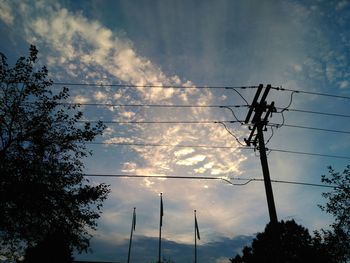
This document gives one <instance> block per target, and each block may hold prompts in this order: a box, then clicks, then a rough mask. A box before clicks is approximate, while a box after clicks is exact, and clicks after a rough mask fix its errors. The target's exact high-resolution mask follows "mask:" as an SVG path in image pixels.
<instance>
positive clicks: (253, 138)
mask: <svg viewBox="0 0 350 263" xmlns="http://www.w3.org/2000/svg"><path fill="white" fill-rule="evenodd" d="M270 89H271V85H267V86H266V88H265V90H264V93H263V95H262V97H261V99H260V102H258V99H259V97H260V94H261V92H262V90H263V85H262V84H260V85H259V87H258V90H257V92H256V94H255V96H254V99H253V102H252V105H251V106H250V108H249V111H248V114H247V117H246V119H245V121H244V122H245V123H246V124H248V123H249V121H250V118H251V115H252V113H253V111H254V112H255V114H254V116H253V118H252V121H251V124H252V125H254V126H253V127H250V126H249V129H251V133H250V135H249V137H248V139H244V141H245V143H246V144H247V146H251V144H253V146H254V147H257V148H258V150H259V153H260V161H261V166H262V171H263V176H264V183H265V192H266V199H267V205H268V209H269V215H270V222H271V224H272V227H273V228H274V229H276V227H277V223H278V219H277V213H276V207H275V201H274V198H273V192H272V186H271V179H270V172H269V166H268V162H267V156H266V148H265V141H264V131H265V130H266V125H267V124H268V118H269V116H270V115H271V114H272V113H273V112H276V108H275V106H274V105H275V103H274V102H272V103H271V104H270V105H267V102H266V97H267V95H268V93H269V91H270ZM264 112H266V114H265V116H264V117H262V115H263V113H264ZM255 131H256V133H255ZM257 145H258V146H257Z"/></svg>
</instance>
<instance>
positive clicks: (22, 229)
mask: <svg viewBox="0 0 350 263" xmlns="http://www.w3.org/2000/svg"><path fill="white" fill-rule="evenodd" d="M37 54H38V51H37V49H36V47H35V46H30V54H29V56H28V57H27V58H25V57H21V58H19V59H18V60H17V62H16V64H15V66H14V67H13V68H11V67H9V66H8V64H7V58H6V57H5V55H4V54H2V53H0V60H1V61H0V82H1V84H0V211H1V216H0V248H1V251H2V253H3V254H4V253H6V254H7V255H9V254H11V255H12V256H14V257H15V256H16V255H15V253H12V252H13V251H20V247H22V248H23V247H24V248H25V247H32V246H34V245H35V244H38V243H40V242H41V241H43V240H44V239H45V238H47V237H48V236H50V234H52V233H57V232H60V233H62V234H64V235H65V237H66V238H67V240H69V246H70V247H71V248H75V249H77V250H78V251H83V250H86V249H87V248H88V246H89V239H90V238H91V236H90V235H89V234H88V230H89V229H91V228H92V229H94V228H95V227H96V219H97V218H98V217H99V214H100V213H101V210H100V209H101V207H102V202H103V200H105V199H106V197H107V195H108V192H109V187H108V185H105V184H99V185H95V186H91V185H90V184H89V181H88V180H87V179H85V178H84V176H83V174H82V171H83V168H84V165H83V158H84V157H86V156H88V155H90V154H91V152H90V151H88V150H87V147H86V142H89V141H92V140H94V139H95V137H96V136H98V135H100V134H102V132H103V130H104V128H105V126H104V125H103V123H101V122H98V123H97V124H96V125H91V124H90V123H88V122H86V123H84V122H82V117H83V114H82V112H80V111H78V106H77V105H71V106H70V105H68V104H65V102H67V101H66V100H67V99H68V97H69V94H68V92H69V91H68V89H67V88H65V87H64V88H63V89H61V90H60V91H59V92H56V93H53V91H52V89H51V86H52V81H51V80H50V79H48V71H47V69H46V67H42V68H38V67H36V65H35V63H36V61H37ZM22 250H23V249H22ZM11 251H12V252H11ZM17 256H19V255H17Z"/></svg>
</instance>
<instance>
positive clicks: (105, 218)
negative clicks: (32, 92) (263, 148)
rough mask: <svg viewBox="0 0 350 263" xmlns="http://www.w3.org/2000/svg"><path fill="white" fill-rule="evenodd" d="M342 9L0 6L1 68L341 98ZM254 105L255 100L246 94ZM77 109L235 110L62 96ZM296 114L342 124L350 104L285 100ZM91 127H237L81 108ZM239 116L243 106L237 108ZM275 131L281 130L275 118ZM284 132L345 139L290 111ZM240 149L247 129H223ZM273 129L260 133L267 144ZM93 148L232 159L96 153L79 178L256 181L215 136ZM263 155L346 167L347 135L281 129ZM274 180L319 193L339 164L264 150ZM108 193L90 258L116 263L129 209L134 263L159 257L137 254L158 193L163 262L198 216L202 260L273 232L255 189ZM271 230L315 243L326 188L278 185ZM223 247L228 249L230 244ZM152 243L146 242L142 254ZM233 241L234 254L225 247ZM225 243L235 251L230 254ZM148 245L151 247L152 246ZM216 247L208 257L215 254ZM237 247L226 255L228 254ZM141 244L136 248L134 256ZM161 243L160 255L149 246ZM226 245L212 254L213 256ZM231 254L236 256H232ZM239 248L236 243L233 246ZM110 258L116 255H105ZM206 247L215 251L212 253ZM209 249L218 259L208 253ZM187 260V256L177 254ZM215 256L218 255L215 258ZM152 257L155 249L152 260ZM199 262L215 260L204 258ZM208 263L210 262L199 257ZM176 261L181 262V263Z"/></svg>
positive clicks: (177, 94)
mask: <svg viewBox="0 0 350 263" xmlns="http://www.w3.org/2000/svg"><path fill="white" fill-rule="evenodd" d="M349 18H350V3H349V1H341V0H339V1H329V0H328V1H322V0H317V1H316V0H315V1H307V3H305V1H272V0H271V1H243V0H242V1H240V0H239V1H224V0H221V1H170V0H166V1H141V0H140V1H35V2H34V1H6V0H3V1H1V2H0V32H1V36H2V37H1V40H0V46H1V49H0V51H1V52H3V53H5V54H6V55H7V56H8V57H9V59H10V61H14V60H15V59H16V58H18V57H19V56H20V55H26V54H27V50H28V47H29V44H35V45H36V46H37V48H38V49H39V52H40V63H42V64H43V65H47V67H48V69H49V72H50V77H51V78H52V79H53V80H54V81H55V82H72V83H101V84H111V83H124V84H133V85H175V86H203V85H204V86H242V85H243V86H245V85H258V84H260V83H263V84H268V83H270V84H272V85H273V86H282V87H283V88H287V89H297V90H304V91H312V92H322V93H330V94H335V95H340V96H350V90H349V89H350V73H349V72H350V71H349V55H350V53H349V47H350V44H349V43H350V41H349V38H350V32H349V28H350V25H349ZM241 92H242V95H243V96H244V97H245V98H246V99H247V100H248V102H251V101H252V98H253V96H254V92H255V90H249V89H248V90H242V91H241ZM290 97H291V93H290V92H282V91H271V92H270V94H269V97H268V102H271V101H275V103H276V106H277V107H281V108H283V107H285V106H286V105H288V103H289V101H290ZM71 101H72V102H81V103H84V102H90V103H118V104H138V103H141V104H181V105H230V104H239V105H241V104H244V101H243V100H242V99H241V98H240V97H239V96H237V94H235V92H233V91H232V90H225V89H215V90H213V89H205V90H203V89H201V90H199V89H185V90H180V89H150V88H129V89H117V88H105V87H86V86H83V87H71ZM291 108H294V109H303V110H311V111H323V112H331V113H339V114H347V112H349V109H350V105H349V100H346V99H334V98H329V97H322V96H314V95H307V94H294V96H293V103H292V105H291ZM82 110H83V111H84V113H85V117H86V119H88V120H96V119H102V120H105V121H108V120H109V121H110V120H115V121H149V120H156V121H162V120H167V121H202V120H233V117H232V114H231V113H230V112H229V111H228V110H224V109H219V108H161V109H160V108H137V107H119V108H111V107H91V106H85V107H82ZM234 110H235V113H236V115H237V116H238V118H244V117H245V116H246V114H247V108H244V107H243V108H237V109H236V108H235V109H234ZM271 121H272V122H277V123H280V122H281V121H282V118H281V115H280V114H275V115H274V116H273V119H272V120H271ZM285 121H286V124H293V125H303V126H312V127H319V128H325V129H336V130H343V131H350V127H349V126H350V125H349V122H348V118H345V117H343V118H342V117H330V116H321V115H314V114H307V113H300V112H286V113H285ZM230 129H231V131H232V132H233V133H234V134H235V135H236V136H238V137H239V139H241V140H243V138H244V137H247V135H248V134H249V131H248V129H247V127H245V126H240V125H230ZM269 135H270V131H267V132H266V137H267V138H268V137H269ZM97 140H98V141H100V142H106V143H107V142H116V143H122V142H127V143H163V144H183V145H186V144H187V145H215V146H217V145H219V146H232V147H233V148H232V149H205V148H193V147H188V148H176V147H136V146H115V145H91V149H92V150H93V151H94V155H93V157H91V158H88V159H86V173H92V174H94V173H95V174H118V173H119V174H120V173H123V174H144V175H179V176H217V177H225V178H226V177H241V178H261V177H262V172H261V167H260V161H259V158H258V157H257V156H256V155H255V154H254V152H253V151H252V150H242V149H239V148H238V147H239V146H240V145H239V144H238V143H237V142H236V141H235V139H234V138H233V137H232V136H230V135H229V134H228V132H227V131H226V130H225V129H224V128H223V127H222V126H221V125H220V124H208V125H204V124H158V125H155V124H152V125H150V124H138V125H135V124H132V125H131V124H124V125H118V124H108V128H107V130H106V132H105V134H104V135H103V136H102V137H100V138H98V139H97ZM268 147H270V148H276V149H287V150H292V151H304V152H314V153H322V154H330V155H342V156H350V154H349V148H350V143H349V134H346V133H331V132H321V131H315V130H305V129H296V128H291V127H282V128H280V129H278V130H275V132H274V136H273V137H272V139H271V141H270V142H269V144H268ZM268 159H269V165H270V172H271V177H272V178H273V179H276V180H290V181H302V182H310V183H320V175H321V174H325V173H326V172H327V169H326V168H327V166H328V165H333V166H334V167H335V168H336V169H338V170H342V169H343V168H344V167H345V165H347V164H348V162H349V160H347V159H335V158H325V157H315V156H303V155H295V154H287V153H278V152H271V153H270V154H269V156H268ZM90 179H91V181H92V183H100V182H106V183H109V184H111V187H112V192H111V194H110V196H109V198H108V200H107V201H106V203H105V206H104V209H103V214H102V217H101V219H100V220H99V227H98V230H97V231H96V232H94V233H93V235H94V239H93V242H92V249H93V251H94V253H93V254H91V255H82V256H81V257H82V258H86V259H87V258H94V259H97V260H107V259H108V260H115V261H125V260H126V256H127V255H126V250H125V247H126V246H127V244H128V236H129V231H130V224H131V216H132V209H133V207H137V219H138V223H137V229H136V232H135V240H136V241H137V242H139V243H138V244H140V245H139V246H136V245H135V249H134V251H133V253H134V257H135V260H136V259H137V260H138V261H137V262H150V261H152V260H156V259H157V250H156V248H154V256H153V257H152V253H148V254H147V256H145V257H142V255H143V252H142V251H143V250H142V248H143V249H144V248H145V247H147V246H149V244H152V242H153V241H152V240H154V238H156V237H157V235H158V218H159V193H160V192H163V194H164V207H165V212H164V227H163V237H164V239H165V240H166V242H168V243H167V244H169V248H168V249H167V250H164V252H163V254H164V256H165V257H171V258H172V259H173V260H175V261H176V262H191V260H193V254H192V252H193V251H191V250H190V249H188V246H191V245H192V243H193V210H194V209H197V215H198V221H199V227H200V231H201V237H202V238H201V240H200V242H199V245H200V248H201V250H200V252H201V251H202V252H201V253H199V258H200V260H201V262H217V263H222V262H227V257H229V256H233V255H234V253H235V252H236V251H237V250H236V249H237V247H239V245H240V246H241V245H242V242H241V240H242V239H241V237H242V236H248V238H247V239H246V240H249V236H251V235H252V234H254V233H256V232H258V231H262V230H263V228H264V226H265V224H266V223H267V222H268V211H267V205H266V198H265V192H264V188H263V187H264V186H263V184H262V183H259V182H252V183H249V184H247V185H246V186H240V187H238V186H236V187H234V186H232V185H229V184H226V183H224V182H222V181H205V180H201V181H198V180H193V181H184V180H170V179H167V180H166V179H162V180H160V179H119V178H90ZM273 190H274V195H275V202H276V208H277V214H278V217H279V219H290V218H294V219H295V220H296V221H297V222H298V223H300V224H302V225H304V226H306V227H308V228H309V229H310V231H312V230H315V229H319V228H321V227H326V226H327V225H328V224H329V223H330V222H331V220H332V219H331V218H330V217H329V216H328V215H326V214H324V213H322V212H321V211H320V210H319V208H318V207H317V204H319V203H321V202H322V201H323V200H322V198H321V193H322V192H323V191H324V190H325V189H322V188H317V187H308V186H298V185H283V184H273ZM229 240H230V242H231V243H230V242H229ZM146 241H148V242H146ZM234 241H235V242H236V243H234ZM232 242H233V243H232ZM153 243H154V242H153ZM213 243H215V244H216V245H217V246H216V247H215V246H211V245H210V244H213ZM228 243H230V244H232V249H229V248H228V245H227V244H228ZM142 244H144V245H142ZM155 244H156V243H155ZM218 244H221V247H222V250H221V251H220V250H219V249H218V247H220V245H218ZM234 244H236V245H234ZM237 244H239V245H237ZM113 247H114V249H112V248H113ZM210 247H211V248H212V250H210V249H209V248H210ZM213 247H214V248H213ZM179 248H183V249H179ZM218 250H219V253H218ZM149 251H150V250H149ZM204 251H212V258H210V257H209V256H208V255H207V254H205V252H204ZM206 253H209V252H206ZM177 259H178V260H177Z"/></svg>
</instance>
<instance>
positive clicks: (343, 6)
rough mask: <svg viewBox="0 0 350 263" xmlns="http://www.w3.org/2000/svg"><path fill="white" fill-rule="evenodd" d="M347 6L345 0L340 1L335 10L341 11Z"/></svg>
mask: <svg viewBox="0 0 350 263" xmlns="http://www.w3.org/2000/svg"><path fill="white" fill-rule="evenodd" d="M348 4H349V2H348V1H347V0H341V1H339V2H338V3H337V5H336V6H335V10H337V11H340V10H343V9H344V8H345V7H346V6H347V5H348Z"/></svg>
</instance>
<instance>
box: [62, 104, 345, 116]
mask: <svg viewBox="0 0 350 263" xmlns="http://www.w3.org/2000/svg"><path fill="white" fill-rule="evenodd" d="M59 104H60V105H72V106H73V105H77V106H96V107H144V108H242V107H251V105H239V104H234V105H181V104H142V103H141V104H115V103H59ZM276 109H279V110H284V111H290V112H301V113H309V114H316V115H325V116H334V117H344V118H350V115H346V114H340V113H332V112H321V111H312V110H303V109H295V108H292V109H291V108H281V107H276Z"/></svg>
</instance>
